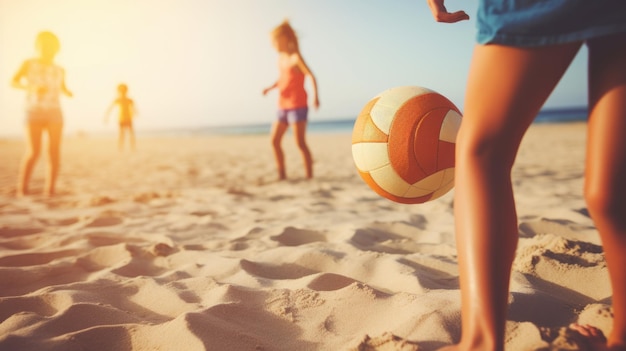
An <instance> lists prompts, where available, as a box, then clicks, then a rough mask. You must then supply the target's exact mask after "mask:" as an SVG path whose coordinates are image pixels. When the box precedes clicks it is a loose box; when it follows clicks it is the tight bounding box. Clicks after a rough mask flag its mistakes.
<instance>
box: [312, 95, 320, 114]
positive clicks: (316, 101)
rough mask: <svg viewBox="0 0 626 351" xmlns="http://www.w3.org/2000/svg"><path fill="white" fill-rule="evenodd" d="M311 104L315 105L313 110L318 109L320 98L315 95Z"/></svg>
mask: <svg viewBox="0 0 626 351" xmlns="http://www.w3.org/2000/svg"><path fill="white" fill-rule="evenodd" d="M313 106H314V107H315V110H316V111H317V110H319V109H320V100H319V99H318V98H317V97H316V98H315V100H313Z"/></svg>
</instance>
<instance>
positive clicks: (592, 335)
mask: <svg viewBox="0 0 626 351" xmlns="http://www.w3.org/2000/svg"><path fill="white" fill-rule="evenodd" d="M569 328H570V329H572V330H574V331H576V332H577V333H578V334H580V335H581V336H582V337H583V338H585V340H586V342H587V344H588V346H589V350H593V351H626V346H625V345H622V346H619V345H617V346H610V347H609V346H608V345H607V339H606V336H604V333H603V332H602V330H600V329H598V328H596V327H594V326H591V325H588V324H585V325H581V324H578V323H572V324H570V326H569Z"/></svg>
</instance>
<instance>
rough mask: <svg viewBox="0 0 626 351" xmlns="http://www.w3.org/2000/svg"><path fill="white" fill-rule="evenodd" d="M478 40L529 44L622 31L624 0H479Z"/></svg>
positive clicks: (625, 15) (625, 17) (625, 16)
mask: <svg viewBox="0 0 626 351" xmlns="http://www.w3.org/2000/svg"><path fill="white" fill-rule="evenodd" d="M476 18H477V20H476V26H477V29H478V33H477V36H476V40H477V41H478V43H479V44H501V45H509V46H518V47H532V46H544V45H555V44H565V43H571V42H577V41H586V40H589V39H593V38H597V37H601V36H606V35H610V34H616V33H626V0H481V1H480V3H479V5H478V13H477V16H476Z"/></svg>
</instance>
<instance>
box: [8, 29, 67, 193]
mask: <svg viewBox="0 0 626 351" xmlns="http://www.w3.org/2000/svg"><path fill="white" fill-rule="evenodd" d="M35 47H36V49H37V53H38V55H37V57H34V58H31V59H27V60H25V61H24V62H23V63H22V65H21V66H20V68H19V70H18V71H17V73H16V74H15V75H14V76H13V79H12V81H11V85H12V86H13V87H14V88H17V89H22V90H25V91H26V140H27V144H28V146H27V150H26V153H25V155H24V158H23V159H22V163H21V166H20V173H19V176H18V183H17V196H23V195H26V194H28V184H29V181H30V178H31V175H32V172H33V168H34V166H35V163H36V161H37V159H38V158H39V155H40V152H41V139H42V135H43V133H44V132H47V133H48V172H47V175H46V184H45V188H44V194H45V195H47V196H52V195H54V193H55V185H56V180H57V176H58V174H59V167H60V150H61V137H62V131H63V114H62V111H61V104H60V96H61V95H65V96H68V97H71V96H72V93H71V92H70V91H69V90H68V89H67V87H66V85H65V70H64V69H63V68H62V67H61V66H59V65H57V64H55V63H54V58H55V56H56V54H57V53H58V52H59V49H60V48H61V44H60V42H59V39H58V38H57V37H56V35H54V34H53V33H51V32H47V31H45V32H40V33H39V34H38V35H37V39H36V40H35Z"/></svg>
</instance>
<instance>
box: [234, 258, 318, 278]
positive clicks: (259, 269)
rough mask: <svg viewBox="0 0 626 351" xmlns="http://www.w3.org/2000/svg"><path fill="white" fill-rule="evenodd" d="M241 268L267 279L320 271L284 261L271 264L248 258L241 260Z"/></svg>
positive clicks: (294, 276)
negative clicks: (278, 263)
mask: <svg viewBox="0 0 626 351" xmlns="http://www.w3.org/2000/svg"><path fill="white" fill-rule="evenodd" d="M240 265H241V269H243V270H244V271H245V272H247V273H248V274H251V275H253V276H257V277H260V278H267V279H276V280H283V279H298V278H302V277H306V276H308V275H311V274H315V273H319V272H318V271H314V270H312V269H310V268H307V267H303V266H300V265H297V264H294V263H283V264H280V265H269V264H263V263H257V262H253V261H248V260H241V262H240Z"/></svg>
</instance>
